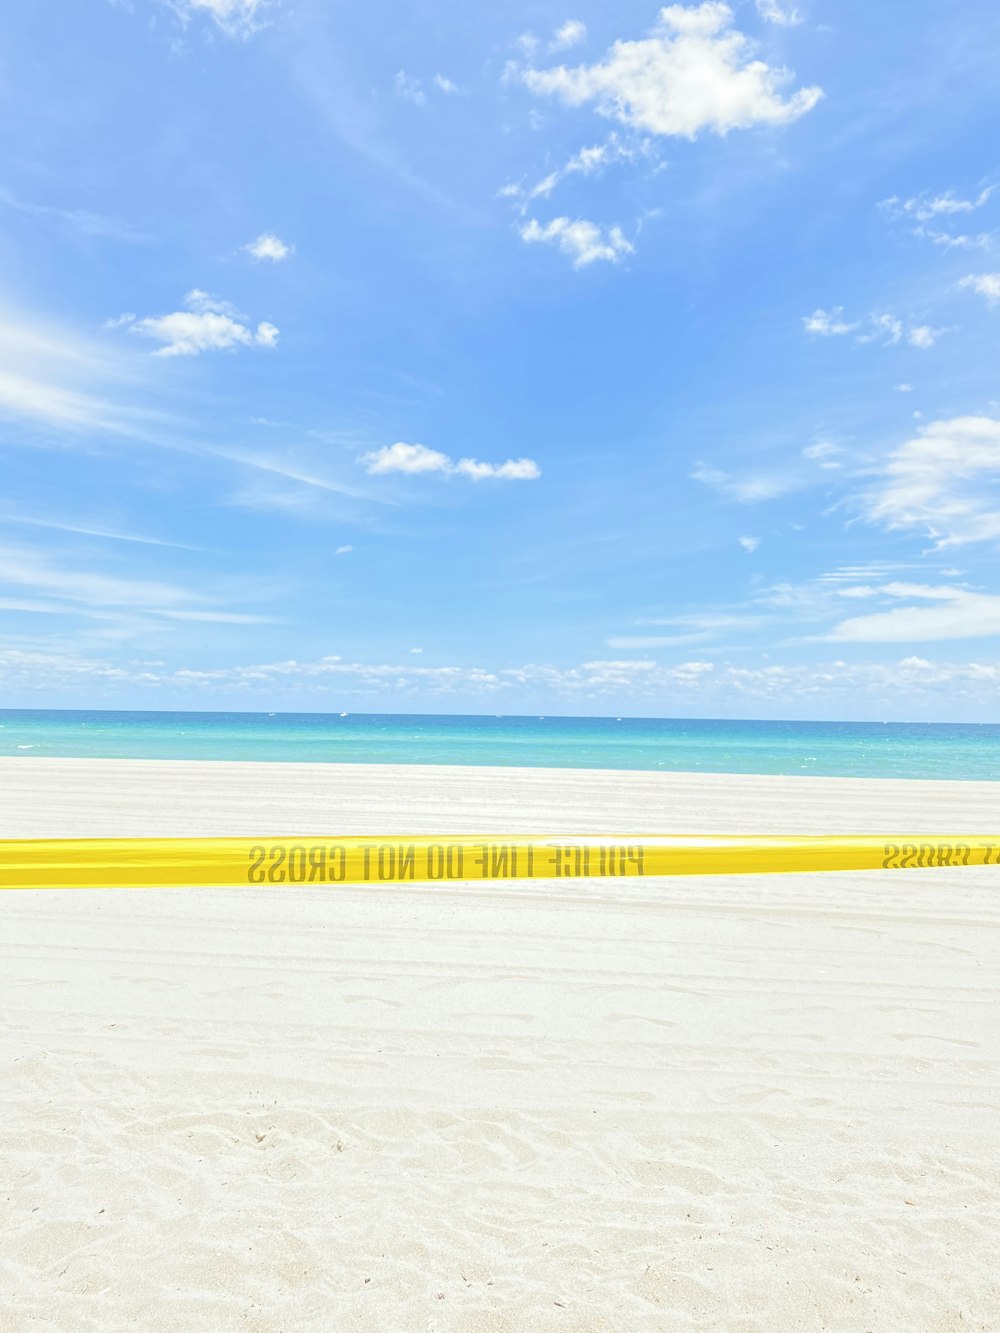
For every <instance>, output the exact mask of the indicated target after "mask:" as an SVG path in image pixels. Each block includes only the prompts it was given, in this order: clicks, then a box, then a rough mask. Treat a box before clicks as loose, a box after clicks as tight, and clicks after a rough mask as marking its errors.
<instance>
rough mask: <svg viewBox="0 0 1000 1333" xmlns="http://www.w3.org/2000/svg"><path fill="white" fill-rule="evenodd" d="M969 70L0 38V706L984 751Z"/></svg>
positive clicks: (139, 35)
mask: <svg viewBox="0 0 1000 1333" xmlns="http://www.w3.org/2000/svg"><path fill="white" fill-rule="evenodd" d="M998 50H1000V10H997V7H996V6H995V5H994V4H991V3H988V2H987V0H981V2H978V3H977V0H962V2H961V3H960V2H959V0H952V2H949V0H933V2H932V0H913V2H912V3H910V4H907V5H906V6H902V5H888V4H884V5H873V4H871V3H870V0H837V3H834V0H799V2H798V3H796V4H795V5H794V6H793V5H792V4H791V3H790V2H789V0H756V3H754V2H753V0H744V2H743V3H735V0H734V3H732V4H731V5H729V6H727V5H724V4H720V3H711V2H710V3H705V4H701V5H693V4H692V5H673V6H669V7H668V8H666V9H662V10H658V9H657V7H656V6H655V5H647V4H639V3H633V0H624V2H623V3H619V4H616V5H613V6H612V5H595V4H581V5H575V4H574V5H573V6H569V7H567V6H565V5H562V4H559V5H555V4H549V3H547V2H542V0H538V2H536V3H531V4H523V5H518V4H516V3H514V4H508V5H502V6H501V5H498V6H470V5H467V4H459V3H456V2H455V0H436V3H433V4H430V3H423V2H422V0H416V2H415V3H410V4H408V5H405V6H403V5H398V4H396V5H390V4H387V3H384V0H373V2H372V3H369V4H367V5H364V6H346V5H334V4H330V3H326V2H325V0H273V2H272V3H268V0H173V3H166V2H165V0H90V3H87V4H79V3H76V2H75V0H73V2H72V3H71V2H70V0H56V3H54V4H49V5H44V6H43V5H38V4H37V3H34V2H33V0H12V3H11V4H9V5H8V6H7V7H6V9H5V14H4V18H3V20H2V24H0V164H2V165H0V468H2V473H0V475H2V484H0V700H2V702H3V703H4V704H6V705H7V706H11V707H20V706H38V707H125V708H205V709H208V708H246V709H317V710H326V709H331V710H338V711H339V710H340V709H346V710H349V711H361V710H378V711H396V712H400V711H424V710H426V711H437V712H486V713H494V712H506V713H517V712H528V713H532V712H536V711H544V712H547V713H557V712H561V713H577V714H586V713H611V714H632V715H640V716H641V715H650V714H665V715H678V716H683V715H687V716H736V717H819V718H822V717H831V718H875V719H881V718H904V719H905V718H927V719H931V720H933V719H956V720H961V719H968V720H984V721H998V720H1000V689H998V687H1000V580H998V578H997V573H996V566H997V562H996V554H997V545H998V542H1000V382H998V357H997V351H998V330H1000V161H998V154H997V150H996V144H997V142H1000V124H998V116H997V106H996V99H995V70H996V62H997V55H998Z"/></svg>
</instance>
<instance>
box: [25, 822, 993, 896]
mask: <svg viewBox="0 0 1000 1333" xmlns="http://www.w3.org/2000/svg"><path fill="white" fill-rule="evenodd" d="M997 864H1000V835H996V836H994V837H984V838H979V837H961V838H946V837H931V838H927V837H925V838H915V837H898V838H891V839H889V838H873V837H830V838H827V837H756V838H755V837H747V836H742V835H735V836H716V835H699V836H691V837H680V836H674V837H646V836H642V837H636V836H634V835H633V836H632V837H623V838H620V839H618V840H613V839H610V838H591V837H544V836H535V835H531V836H526V837H521V836H515V837H508V838H500V837H496V836H493V835H484V836H481V837H470V836H467V835H464V834H463V835H462V836H460V837H443V836H438V837H397V836H384V837H343V838H331V837H301V838H252V839H251V838H81V839H76V838H65V839H63V838H59V839H27V840H14V839H7V840H0V889H59V888H65V889H96V888H169V887H177V888H181V887H194V886H199V885H227V886H229V885H233V886H235V885H239V886H241V887H244V888H268V887H270V886H281V885H283V886H286V887H287V886H296V885H303V886H309V885H313V886H316V887H319V886H322V885H328V886H334V887H335V886H339V885H348V884H370V885H379V884H409V883H418V882H421V883H427V882H430V883H447V882H453V881H456V880H510V879H616V878H625V879H630V878H635V877H639V876H642V877H646V878H648V877H650V876H653V875H744V874H751V875H756V874H766V875H773V874H785V873H793V872H803V871H810V872H811V871H825V870H909V869H917V868H920V867H930V866H984V865H997Z"/></svg>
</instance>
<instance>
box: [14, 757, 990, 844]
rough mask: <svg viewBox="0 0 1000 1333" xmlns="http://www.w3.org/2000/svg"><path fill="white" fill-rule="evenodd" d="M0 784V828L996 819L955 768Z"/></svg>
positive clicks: (815, 824) (63, 830)
mask: <svg viewBox="0 0 1000 1333" xmlns="http://www.w3.org/2000/svg"><path fill="white" fill-rule="evenodd" d="M0 790H3V792H4V797H3V800H2V801H0V837H9V838H15V837H22V838H25V837H38V838H42V837H88V836H94V837H155V836H163V837H168V836H191V837H196V836H205V837H210V836H226V835H232V836H248V837H253V836H256V835H257V834H259V833H266V834H268V835H270V834H272V833H273V834H277V835H281V836H295V835H297V834H304V833H310V834H312V833H326V832H328V831H329V830H330V829H331V828H334V829H335V831H337V832H340V833H344V834H366V833H378V832H386V833H393V834H396V833H406V834H414V835H416V834H420V833H425V832H426V833H433V834H437V833H449V832H454V833H470V834H476V833H497V834H500V833H554V834H564V833H565V834H572V833H583V832H592V833H595V834H604V833H613V834H617V833H623V834H624V833H634V834H640V833H641V834H658V833H662V834H668V833H681V834H696V833H727V832H728V833H773V834H778V833H793V834H798V833H801V834H818V835H822V834H824V833H829V834H834V833H843V834H850V833H858V834H872V835H880V834H882V833H896V832H902V833H925V832H926V833H928V834H951V833H961V834H975V835H983V834H989V833H990V832H992V831H993V830H994V829H997V830H998V831H1000V782H981V781H972V780H958V779H952V780H940V781H934V780H930V779H902V778H854V777H850V778H828V777H805V776H802V777H800V776H794V777H781V776H778V775H775V774H743V773H735V774H729V773H654V772H650V771H648V770H622V769H592V768H585V769H563V768H554V769H546V768H508V767H496V768H490V767H486V766H479V765H475V766H461V765H445V764H440V765H438V764H428V765H416V764H331V763H297V762H289V763H271V762H268V761H257V762H253V761H249V760H213V759H191V760H188V759H148V760H143V759H49V758H38V759H32V760H30V761H29V762H28V763H25V762H24V761H22V760H20V759H10V758H0ZM510 811H516V822H514V823H512V822H511V815H510V813H505V812H510ZM595 820H596V821H598V823H599V824H600V826H598V823H595Z"/></svg>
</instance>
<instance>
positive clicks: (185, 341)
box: [130, 287, 278, 356]
mask: <svg viewBox="0 0 1000 1333" xmlns="http://www.w3.org/2000/svg"><path fill="white" fill-rule="evenodd" d="M184 304H185V305H186V306H187V307H188V308H187V310H175V311H174V312H173V313H172V314H169V315H152V316H148V317H147V318H146V319H139V320H136V321H135V323H133V324H132V325H131V326H130V332H132V333H138V334H140V335H141V336H142V337H145V338H154V339H156V341H157V342H161V343H163V346H162V347H159V348H157V350H156V352H154V356H198V355H199V353H201V352H210V351H224V350H226V349H228V348H233V347H274V346H276V345H277V342H278V330H277V328H275V326H274V325H273V324H268V323H267V322H266V321H264V322H262V323H260V324H258V325H257V328H256V330H254V329H252V328H251V327H250V326H249V324H248V323H246V322H245V320H246V316H245V315H241V314H240V312H239V311H238V310H237V309H236V308H235V307H234V306H233V305H232V304H230V302H228V301H222V300H220V299H219V298H218V297H215V296H211V295H210V294H209V293H208V292H203V291H201V290H200V289H199V288H197V287H196V288H194V290H193V291H190V292H188V294H187V296H186V297H185V298H184Z"/></svg>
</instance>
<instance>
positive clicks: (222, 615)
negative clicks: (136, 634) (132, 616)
mask: <svg viewBox="0 0 1000 1333" xmlns="http://www.w3.org/2000/svg"><path fill="white" fill-rule="evenodd" d="M153 614H154V615H157V616H164V617H165V618H166V619H167V620H196V621H205V622H207V623H209V624H213V625H283V624H285V623H286V622H285V621H283V620H281V619H279V618H278V617H276V616H254V615H248V614H246V613H244V612H243V611H157V610H155V609H154V610H153Z"/></svg>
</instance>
